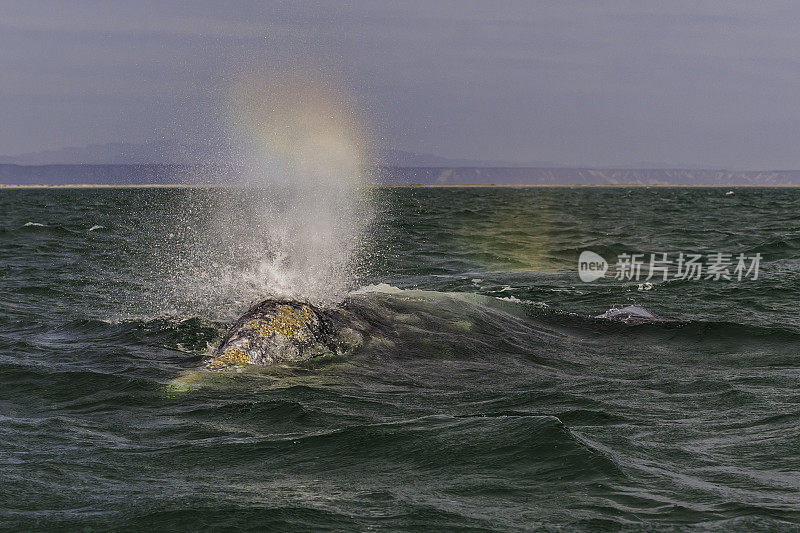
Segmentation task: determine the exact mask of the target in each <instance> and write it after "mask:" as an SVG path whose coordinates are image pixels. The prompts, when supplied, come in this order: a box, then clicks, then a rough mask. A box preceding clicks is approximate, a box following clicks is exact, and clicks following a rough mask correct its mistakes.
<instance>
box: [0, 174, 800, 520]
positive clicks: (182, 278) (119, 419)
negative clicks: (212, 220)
mask: <svg viewBox="0 0 800 533" xmlns="http://www.w3.org/2000/svg"><path fill="white" fill-rule="evenodd" d="M726 192H727V191H726V190H724V189H623V188H614V189H574V190H570V189H421V190H420V189H417V190H414V189H385V190H379V191H377V192H376V193H375V195H376V203H377V205H378V206H379V207H380V211H381V215H380V216H378V217H377V218H376V219H375V222H374V224H373V227H372V228H371V229H370V231H369V233H368V234H369V238H368V239H367V245H368V246H367V248H368V249H367V254H366V258H365V260H364V261H363V262H362V263H360V264H359V265H358V267H359V268H358V273H359V276H358V278H354V283H353V287H352V289H354V290H355V291H356V292H354V293H353V294H352V296H351V299H352V301H353V302H354V304H355V305H358V306H360V308H361V309H363V310H364V312H365V313H367V314H368V315H369V316H371V317H372V319H371V320H372V321H373V322H374V326H375V332H374V334H373V335H372V336H371V337H370V338H369V339H368V340H367V341H366V342H365V344H364V346H363V347H362V348H361V349H359V350H357V351H356V352H355V353H352V354H350V355H348V356H344V357H339V358H330V359H325V360H321V361H317V362H314V363H313V364H304V365H295V366H282V367H276V368H248V369H244V370H242V371H241V372H227V373H202V374H197V373H196V372H195V371H196V370H197V369H199V368H200V367H201V363H202V361H203V358H204V357H205V356H206V354H207V353H208V350H209V346H213V345H214V343H215V342H217V341H218V340H219V338H220V337H221V336H222V334H223V332H224V330H225V327H226V324H227V323H228V322H229V321H230V320H232V319H234V318H235V317H236V316H237V314H239V313H241V312H242V311H243V310H244V309H245V308H246V306H247V305H248V304H249V303H251V302H252V301H254V300H257V299H258V298H259V297H261V296H262V295H263V292H264V291H267V290H268V289H269V287H268V286H266V285H265V284H262V280H265V279H266V280H274V279H276V278H275V276H280V272H279V271H275V270H274V268H273V267H274V263H266V264H264V265H260V266H259V265H258V264H255V263H254V261H253V257H252V246H249V247H248V249H247V254H248V255H247V256H246V257H242V255H244V254H238V255H237V251H236V250H237V248H236V246H235V245H232V244H233V243H222V244H225V246H222V247H220V244H221V243H219V242H217V243H214V242H213V240H214V239H210V238H208V237H209V235H208V234H207V233H203V230H202V228H203V227H204V224H206V222H207V220H208V210H207V209H204V208H203V207H202V206H203V205H204V202H206V200H207V199H208V197H210V195H220V194H223V195H224V194H230V195H234V196H235V195H236V194H237V193H235V192H220V191H213V192H210V191H204V190H198V189H126V190H120V189H117V190H113V189H112V190H107V189H90V190H4V191H0V251H1V252H2V255H1V256H0V257H1V258H2V259H0V271H1V272H2V278H1V279H2V291H0V463H2V468H0V524H2V525H4V526H5V527H8V528H11V529H16V528H24V529H37V528H41V529H48V528H54V527H62V528H70V529H72V528H84V527H89V528H94V529H106V528H109V527H121V528H144V527H157V528H169V529H196V528H205V527H217V528H224V527H244V528H251V529H264V528H270V527H271V528H280V529H282V528H296V529H315V530H316V529H369V528H378V529H381V528H386V529H403V530H406V529H427V530H437V531H438V530H448V529H460V528H475V529H490V530H503V531H504V530H520V529H535V528H556V527H559V526H567V527H569V528H579V529H587V530H596V529H618V528H632V529H639V528H643V529H647V528H656V529H659V528H672V527H679V528H682V527H685V526H695V527H699V528H702V529H717V530H723V531H727V530H730V529H741V530H753V529H778V530H781V529H785V530H796V528H797V527H798V524H800V392H798V390H800V374H799V373H798V368H799V367H800V313H799V312H798V310H797V309H798V308H797V305H798V304H797V302H798V301H800V193H798V191H797V190H794V189H788V190H776V189H736V190H735V193H734V194H728V195H726V194H725V193H726ZM230 223H231V224H234V223H236V224H241V228H247V224H248V221H247V220H235V217H233V218H232V220H231V221H230ZM203 236H204V237H203ZM201 237H203V238H201ZM204 239H205V240H204ZM204 242H206V243H207V246H208V249H207V252H208V253H207V254H204V253H203V250H204V248H203V243H204ZM252 242H253V241H250V244H251V245H252ZM228 245H230V246H228ZM584 249H589V250H593V251H595V252H597V253H599V254H601V255H602V256H603V257H605V258H606V259H609V260H611V261H612V262H614V261H615V260H616V256H617V255H618V254H620V253H624V252H627V253H648V254H649V253H650V252H670V253H676V254H677V253H678V252H686V253H688V252H693V253H695V252H696V253H703V254H705V253H709V252H716V251H721V252H727V253H732V254H738V253H741V252H744V253H746V254H748V255H751V254H755V253H761V254H762V256H763V258H764V259H763V260H762V263H761V266H760V272H759V279H758V280H752V279H745V280H742V281H714V280H705V279H701V280H697V281H682V280H675V281H668V282H656V283H654V285H653V287H652V288H651V289H650V290H644V288H642V290H640V287H638V284H637V283H633V282H621V281H616V280H612V279H603V280H600V281H597V282H594V283H582V282H581V281H580V280H579V279H578V276H577V257H578V254H579V253H580V252H581V251H582V250H584ZM204 265H205V267H204ZM209 273H213V275H209ZM267 273H268V274H269V275H266V274H267ZM264 283H266V282H264ZM632 304H636V305H640V306H644V307H646V308H648V309H650V310H652V311H653V312H654V313H656V314H657V315H659V316H665V317H671V318H674V319H676V320H675V321H667V322H654V323H643V324H642V323H633V322H631V323H625V322H620V321H615V320H608V319H599V318H592V317H594V316H596V315H599V314H602V313H604V312H606V311H607V310H609V309H612V308H615V307H616V308H619V307H622V306H626V305H632ZM187 376H188V377H189V378H187Z"/></svg>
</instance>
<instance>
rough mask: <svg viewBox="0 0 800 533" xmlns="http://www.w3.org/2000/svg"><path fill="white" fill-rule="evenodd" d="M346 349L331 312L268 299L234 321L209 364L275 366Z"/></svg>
mask: <svg viewBox="0 0 800 533" xmlns="http://www.w3.org/2000/svg"><path fill="white" fill-rule="evenodd" d="M345 349H346V347H345V346H343V345H342V342H341V339H340V338H339V335H337V332H336V328H335V327H334V324H333V321H332V320H331V317H330V315H329V313H328V312H326V311H323V310H321V309H319V308H317V307H316V306H314V305H312V304H309V303H305V302H298V301H294V300H264V301H262V302H260V303H258V304H256V305H254V306H253V307H251V308H250V309H249V310H248V311H247V312H246V313H245V314H244V315H242V316H241V317H239V318H238V319H237V320H236V322H234V323H233V324H232V325H231V327H230V328H228V331H227V332H226V334H225V336H224V337H223V338H222V340H221V341H220V343H219V346H218V347H217V349H216V350H214V353H213V355H212V357H211V359H210V360H209V361H208V363H207V365H206V366H207V367H208V368H210V369H221V368H225V367H228V366H232V365H239V364H253V365H271V364H275V363H280V362H288V361H303V360H308V359H311V358H313V357H316V356H320V355H325V354H331V353H333V354H340V353H342V352H343V351H344V350H345Z"/></svg>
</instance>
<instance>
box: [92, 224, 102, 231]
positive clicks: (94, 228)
mask: <svg viewBox="0 0 800 533" xmlns="http://www.w3.org/2000/svg"><path fill="white" fill-rule="evenodd" d="M103 228H105V226H99V225H97V224H95V225H94V226H92V227H91V228H89V231H95V230H99V229H103Z"/></svg>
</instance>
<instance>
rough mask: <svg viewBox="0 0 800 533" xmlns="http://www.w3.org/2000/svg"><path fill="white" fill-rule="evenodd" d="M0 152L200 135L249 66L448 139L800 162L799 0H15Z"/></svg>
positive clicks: (586, 158)
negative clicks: (313, 79)
mask: <svg viewBox="0 0 800 533" xmlns="http://www.w3.org/2000/svg"><path fill="white" fill-rule="evenodd" d="M0 12H1V13H2V14H1V16H0V72H2V83H1V84H0V123H2V124H3V127H2V128H0V152H2V153H19V152H26V151H34V150H39V149H46V148H57V147H60V146H64V145H76V144H85V143H92V142H108V141H118V140H124V141H132V142H137V141H143V140H147V139H152V138H157V137H163V136H171V137H172V136H178V137H180V136H187V137H188V136H193V135H199V136H207V135H212V134H213V133H214V132H215V130H219V128H220V127H221V126H220V124H219V117H220V116H221V115H222V112H221V111H220V103H221V102H223V101H224V94H225V91H226V90H227V87H228V86H229V84H230V83H231V82H232V80H234V79H235V77H236V76H237V75H238V74H239V73H242V72H249V71H253V70H257V69H264V68H270V67H274V66H280V65H284V66H285V65H291V64H293V63H295V62H299V63H303V64H314V65H318V66H319V67H320V68H323V69H326V70H328V71H331V72H336V73H338V75H339V76H341V77H342V78H343V79H344V80H345V81H346V82H347V83H348V84H349V86H350V87H351V89H352V91H353V92H354V93H355V94H356V96H357V97H358V98H359V99H360V100H361V102H362V104H363V106H364V108H365V110H366V114H367V115H368V116H370V117H371V119H372V122H373V126H374V128H373V129H374V130H375V131H376V135H377V137H383V138H384V141H383V142H384V143H385V144H387V145H389V146H393V147H396V148H400V149H406V150H412V151H417V152H423V153H438V154H441V155H444V156H449V157H468V158H472V159H477V158H481V159H489V160H509V161H537V160H547V161H558V162H562V163H566V164H585V165H614V164H635V163H637V162H643V161H654V162H668V163H673V164H686V165H695V166H708V165H711V166H722V165H724V166H728V167H731V168H800V154H798V152H797V150H796V147H795V145H796V139H797V136H796V133H797V129H798V128H797V126H796V124H798V120H799V119H800V108H799V107H798V104H797V103H796V102H797V96H796V95H797V94H798V88H800V54H798V52H797V51H798V50H800V46H798V45H800V35H799V34H798V32H797V31H796V27H797V23H798V21H800V6H798V5H797V4H795V3H793V2H769V3H756V2H750V1H746V2H745V1H742V2H702V3H698V2H682V1H676V2H622V1H619V2H617V1H615V2H403V3H398V2H363V3H361V2H356V3H327V2H316V3H315V2H290V3H265V2H245V1H234V2H197V1H194V2H135V3H134V2H121V1H106V2H25V3H23V2H6V3H2V4H0Z"/></svg>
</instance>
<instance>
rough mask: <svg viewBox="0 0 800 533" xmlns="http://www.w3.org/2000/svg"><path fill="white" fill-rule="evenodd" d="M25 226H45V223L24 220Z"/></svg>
mask: <svg viewBox="0 0 800 533" xmlns="http://www.w3.org/2000/svg"><path fill="white" fill-rule="evenodd" d="M25 226H26V227H27V226H40V227H44V226H45V224H41V223H39V222H26V223H25Z"/></svg>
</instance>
